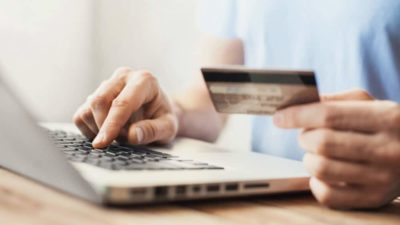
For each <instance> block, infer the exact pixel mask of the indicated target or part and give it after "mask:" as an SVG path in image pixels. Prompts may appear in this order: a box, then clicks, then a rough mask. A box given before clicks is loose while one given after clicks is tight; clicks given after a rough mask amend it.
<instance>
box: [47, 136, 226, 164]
mask: <svg viewBox="0 0 400 225" xmlns="http://www.w3.org/2000/svg"><path fill="white" fill-rule="evenodd" d="M48 133H49V136H50V137H51V138H52V139H53V140H54V142H55V143H56V145H57V147H59V148H60V149H61V150H62V151H63V152H64V153H65V155H66V156H67V158H68V160H69V161H72V162H82V163H87V164H90V165H94V166H98V167H101V168H104V169H110V170H221V169H224V168H222V167H219V166H214V165H210V164H208V163H204V162H198V161H194V160H188V159H181V158H179V157H177V156H173V155H170V154H167V153H163V152H158V151H154V150H150V149H148V148H145V147H143V146H132V145H120V144H111V145H110V146H108V147H107V148H104V149H94V148H93V147H92V143H91V142H90V141H89V140H88V139H87V138H85V137H84V136H82V135H78V134H71V133H67V132H65V131H58V130H57V131H48Z"/></svg>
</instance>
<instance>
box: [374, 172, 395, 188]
mask: <svg viewBox="0 0 400 225" xmlns="http://www.w3.org/2000/svg"><path fill="white" fill-rule="evenodd" d="M377 178H378V181H379V183H380V184H382V185H383V186H389V185H390V184H391V183H392V182H393V180H394V179H395V178H394V176H393V175H392V174H391V173H387V172H384V173H381V174H379V175H377Z"/></svg>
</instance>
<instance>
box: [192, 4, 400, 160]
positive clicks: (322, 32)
mask: <svg viewBox="0 0 400 225" xmlns="http://www.w3.org/2000/svg"><path fill="white" fill-rule="evenodd" d="M199 18H200V20H199V24H200V27H201V29H202V30H203V31H205V32H208V33H212V34H214V35H218V36H220V37H226V38H240V39H241V40H242V41H243V44H244V48H245V65H247V66H250V67H261V68H265V67H283V68H293V69H312V70H314V71H315V72H316V75H317V82H318V87H319V90H320V93H334V92H340V91H346V90H350V89H354V88H362V89H365V90H367V91H369V92H370V93H371V94H372V95H373V96H374V97H376V98H379V99H389V100H393V101H397V102H400V1H399V0H323V1H322V0H236V1H235V0H202V1H201V4H200V11H199ZM310 116H312V115H310ZM297 135H298V131H296V130H282V129H278V128H276V127H275V126H274V125H273V123H272V121H271V117H267V116H255V117H254V118H253V125H252V149H253V150H255V151H258V152H265V153H269V154H273V155H278V156H283V157H288V158H292V159H298V160H300V159H301V158H302V155H303V151H302V150H301V149H300V147H299V146H298V143H297Z"/></svg>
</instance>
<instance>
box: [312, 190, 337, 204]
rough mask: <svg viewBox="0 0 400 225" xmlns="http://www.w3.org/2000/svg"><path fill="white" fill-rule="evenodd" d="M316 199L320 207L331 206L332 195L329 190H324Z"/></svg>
mask: <svg viewBox="0 0 400 225" xmlns="http://www.w3.org/2000/svg"><path fill="white" fill-rule="evenodd" d="M316 197H317V199H318V201H319V202H320V203H321V204H322V205H325V206H333V203H334V195H333V191H332V189H331V188H329V187H328V188H324V189H323V190H322V191H321V192H320V193H319V194H318V195H317V196H316Z"/></svg>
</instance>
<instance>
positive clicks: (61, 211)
mask: <svg viewBox="0 0 400 225" xmlns="http://www.w3.org/2000/svg"><path fill="white" fill-rule="evenodd" d="M0 224H1V225H14V224H29V225H34V224H40V225H57V224H65V225H67V224H68V225H70V224H79V225H85V224H96V225H102V224H135V225H139V224H157V225H162V224H172V225H179V224H184V225H196V224H199V225H206V224H246V225H252V224H286V225H290V224H307V225H318V224H335V225H338V224H340V225H343V224H360V225H361V224H362V225H368V224H380V225H381V224H397V225H399V224H400V201H396V202H394V203H393V204H391V205H389V206H387V207H385V208H382V209H379V210H374V211H352V212H348V211H347V212H346V211H335V210H330V209H327V208H325V207H323V206H320V205H319V204H318V203H317V202H316V201H315V200H314V198H313V197H312V196H311V195H310V194H307V193H305V194H291V195H279V196H269V197H268V196H266V197H257V198H250V199H235V200H213V201H203V202H190V203H174V204H164V205H153V206H136V207H129V208H106V207H101V206H97V205H93V204H91V203H88V202H85V201H82V200H80V199H76V198H74V197H71V196H68V195H65V194H63V193H59V192H58V191H55V190H53V189H50V188H47V187H45V186H43V185H41V184H38V183H36V182H33V181H31V180H29V179H27V178H24V177H22V176H19V175H16V174H14V173H12V172H9V171H7V170H4V169H0Z"/></svg>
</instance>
